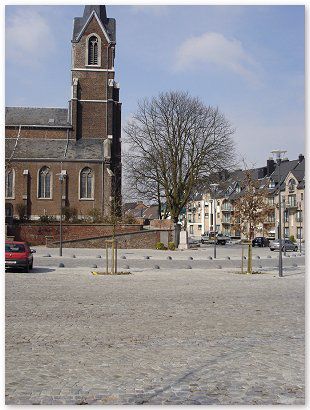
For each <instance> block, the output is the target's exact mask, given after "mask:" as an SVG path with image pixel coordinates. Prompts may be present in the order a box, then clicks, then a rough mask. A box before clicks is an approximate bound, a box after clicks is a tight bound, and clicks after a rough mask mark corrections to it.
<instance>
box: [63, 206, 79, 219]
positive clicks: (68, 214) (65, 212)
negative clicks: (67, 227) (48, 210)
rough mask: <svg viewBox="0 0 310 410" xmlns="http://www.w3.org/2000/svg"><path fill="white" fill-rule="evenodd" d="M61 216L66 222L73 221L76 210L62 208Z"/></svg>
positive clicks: (75, 217)
mask: <svg viewBox="0 0 310 410" xmlns="http://www.w3.org/2000/svg"><path fill="white" fill-rule="evenodd" d="M62 214H63V216H64V218H65V221H66V222H70V221H75V220H76V219H77V209H76V208H71V207H70V206H64V207H63V208H62Z"/></svg>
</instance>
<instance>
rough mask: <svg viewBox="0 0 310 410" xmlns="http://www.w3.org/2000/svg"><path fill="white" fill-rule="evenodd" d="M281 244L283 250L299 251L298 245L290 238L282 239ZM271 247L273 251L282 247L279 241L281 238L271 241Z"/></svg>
mask: <svg viewBox="0 0 310 410" xmlns="http://www.w3.org/2000/svg"><path fill="white" fill-rule="evenodd" d="M281 244H282V251H284V250H285V251H295V252H296V251H297V250H298V246H297V245H296V244H295V243H294V242H292V241H290V240H289V239H282V240H281ZM269 248H270V250H271V251H278V250H279V249H280V243H279V239H277V240H275V241H273V242H271V243H270V245H269Z"/></svg>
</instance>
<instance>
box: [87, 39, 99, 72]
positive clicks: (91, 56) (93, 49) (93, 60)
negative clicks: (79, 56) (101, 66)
mask: <svg viewBox="0 0 310 410" xmlns="http://www.w3.org/2000/svg"><path fill="white" fill-rule="evenodd" d="M98 56H99V51H98V37H96V36H91V37H90V38H89V40H88V65H98V61H99V58H98Z"/></svg>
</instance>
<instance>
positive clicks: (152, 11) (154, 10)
mask: <svg viewBox="0 0 310 410" xmlns="http://www.w3.org/2000/svg"><path fill="white" fill-rule="evenodd" d="M131 11H132V12H133V13H134V14H140V13H143V14H148V15H153V16H162V15H164V14H166V13H167V12H168V6H162V5H157V6H147V5H136V6H131Z"/></svg>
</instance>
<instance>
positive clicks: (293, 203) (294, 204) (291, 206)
mask: <svg viewBox="0 0 310 410" xmlns="http://www.w3.org/2000/svg"><path fill="white" fill-rule="evenodd" d="M286 208H288V209H291V208H297V202H295V201H292V202H289V203H287V204H286Z"/></svg>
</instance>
